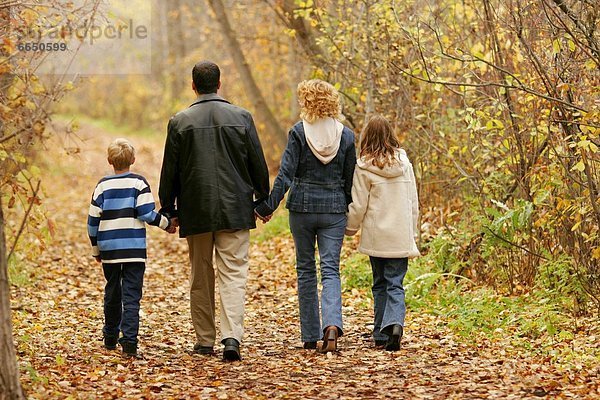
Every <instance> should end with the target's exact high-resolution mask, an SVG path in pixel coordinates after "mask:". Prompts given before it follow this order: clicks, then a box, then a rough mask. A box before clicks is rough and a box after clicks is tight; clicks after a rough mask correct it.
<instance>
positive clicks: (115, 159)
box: [108, 138, 135, 170]
mask: <svg viewBox="0 0 600 400" xmlns="http://www.w3.org/2000/svg"><path fill="white" fill-rule="evenodd" d="M134 161H135V149H134V148H133V145H132V144H131V142H129V140H127V139H123V138H118V139H115V140H114V141H113V142H112V143H111V144H110V145H109V146H108V163H109V164H110V165H112V166H113V167H114V168H115V169H117V170H123V169H126V168H129V166H130V165H131V164H133V162H134Z"/></svg>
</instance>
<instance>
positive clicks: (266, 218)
mask: <svg viewBox="0 0 600 400" xmlns="http://www.w3.org/2000/svg"><path fill="white" fill-rule="evenodd" d="M254 217H255V218H258V219H260V220H261V221H262V222H263V223H265V224H266V223H267V222H269V221H270V220H271V218H272V217H273V214H271V215H267V216H266V217H263V216H262V215H260V214H259V213H257V212H256V210H254Z"/></svg>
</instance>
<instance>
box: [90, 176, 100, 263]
mask: <svg viewBox="0 0 600 400" xmlns="http://www.w3.org/2000/svg"><path fill="white" fill-rule="evenodd" d="M102 203H103V196H102V190H101V188H100V186H96V189H94V193H93V194H92V201H91V203H90V209H89V212H88V219H87V231H88V236H89V238H90V242H91V244H92V256H94V257H98V256H99V255H100V250H99V249H98V229H99V227H100V218H101V216H102Z"/></svg>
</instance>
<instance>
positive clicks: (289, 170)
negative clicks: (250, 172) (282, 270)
mask: <svg viewBox="0 0 600 400" xmlns="http://www.w3.org/2000/svg"><path fill="white" fill-rule="evenodd" d="M355 165H356V149H355V145H354V133H353V132H352V131H351V130H350V129H349V128H347V127H344V130H343V132H342V137H341V142H340V148H339V150H338V153H337V155H336V156H335V158H334V159H333V160H332V161H331V162H330V163H329V164H327V165H325V164H323V163H322V162H321V161H320V160H319V159H318V158H317V157H315V155H314V154H313V153H312V151H311V150H310V148H309V146H308V144H307V142H306V137H305V135H304V126H303V124H302V121H300V122H298V123H297V124H296V125H294V126H293V127H292V129H291V130H290V132H289V134H288V143H287V146H286V148H285V151H284V152H283V156H282V159H281V166H280V168H279V174H277V178H275V183H274V184H273V190H272V191H271V194H270V196H269V198H268V199H267V200H265V201H263V202H262V203H260V204H259V205H258V206H257V207H256V212H257V213H258V214H259V215H261V216H268V215H271V214H272V213H273V212H274V211H275V210H276V209H277V207H279V203H280V202H281V200H282V199H283V196H284V195H285V193H286V192H287V191H288V189H290V194H289V196H288V199H287V204H286V207H287V208H288V209H289V210H290V211H293V212H300V213H331V214H342V213H346V212H347V211H348V205H349V204H350V203H352V194H351V192H352V176H353V174H354V167H355Z"/></svg>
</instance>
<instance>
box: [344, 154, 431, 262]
mask: <svg viewBox="0 0 600 400" xmlns="http://www.w3.org/2000/svg"><path fill="white" fill-rule="evenodd" d="M396 158H397V159H398V163H397V164H395V165H393V166H386V167H385V168H384V169H380V168H379V167H377V166H375V165H373V163H372V162H368V163H367V162H365V160H364V159H359V160H358V161H357V168H356V169H355V170H354V179H353V185H352V204H350V207H349V211H348V227H347V231H348V233H355V232H357V231H358V230H359V229H360V228H361V226H362V234H361V238H360V246H359V248H358V250H359V251H360V252H361V253H365V254H367V255H370V256H374V257H382V258H405V257H417V256H419V255H420V253H419V249H418V248H417V244H416V242H415V238H416V236H417V224H418V220H419V200H418V197H417V186H416V183H415V174H414V171H413V167H412V164H411V163H410V161H409V160H408V157H407V155H406V152H405V151H404V150H402V149H399V150H398V152H397V153H396Z"/></svg>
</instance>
